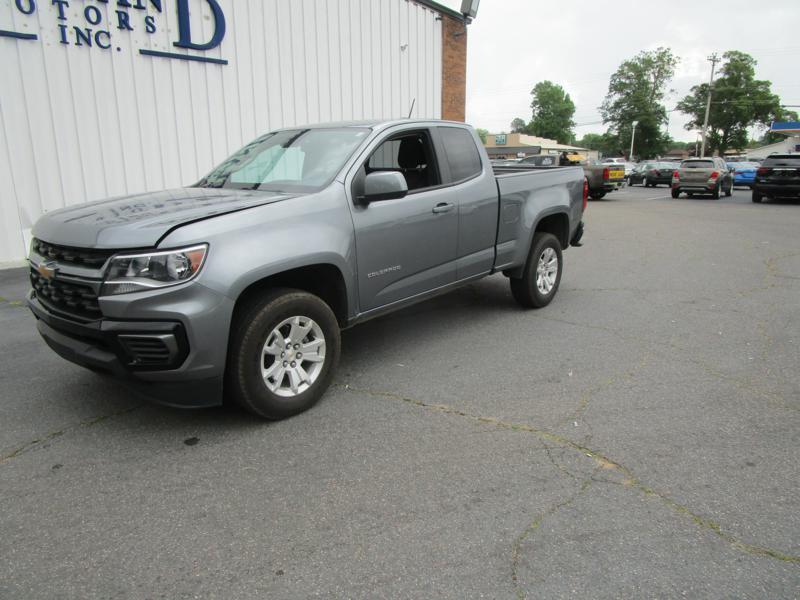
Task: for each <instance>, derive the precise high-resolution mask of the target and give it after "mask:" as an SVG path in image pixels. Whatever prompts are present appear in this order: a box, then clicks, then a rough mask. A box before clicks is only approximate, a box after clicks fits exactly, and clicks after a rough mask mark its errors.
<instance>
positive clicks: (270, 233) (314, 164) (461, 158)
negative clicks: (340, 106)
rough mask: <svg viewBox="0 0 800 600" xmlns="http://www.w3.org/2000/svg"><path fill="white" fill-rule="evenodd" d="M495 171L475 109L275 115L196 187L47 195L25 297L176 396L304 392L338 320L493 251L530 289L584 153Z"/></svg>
mask: <svg viewBox="0 0 800 600" xmlns="http://www.w3.org/2000/svg"><path fill="white" fill-rule="evenodd" d="M497 171H498V172H497V173H495V172H494V171H493V169H492V167H491V166H490V163H489V158H488V156H487V155H486V152H485V151H484V150H483V147H482V146H481V144H480V140H479V139H478V136H477V135H476V133H475V132H474V130H473V129H472V128H470V127H469V126H466V125H464V124H462V123H452V122H445V121H411V120H395V121H382V122H361V123H338V124H330V125H315V126H309V127H299V128H292V129H284V130H279V131H274V132H272V133H268V134H266V135H264V136H262V137H259V138H258V139H256V140H254V141H253V142H251V143H249V144H248V145H246V146H245V147H244V148H242V149H241V150H240V151H238V152H237V153H236V154H234V155H233V156H231V157H230V158H229V159H228V160H226V161H225V162H224V163H222V164H221V165H220V166H219V167H217V168H216V169H214V170H213V171H212V172H211V173H210V174H209V175H208V176H206V177H204V178H203V179H202V180H200V181H199V182H198V183H196V184H195V185H193V186H190V187H187V188H180V189H174V190H168V191H161V192H154V193H145V194H137V195H131V196H126V197H122V198H114V199H110V200H104V201H100V202H93V203H88V204H82V205H79V206H73V207H69V208H64V209H61V210H57V211H54V212H52V213H48V214H46V215H45V216H43V217H42V218H41V219H39V221H38V222H37V223H36V226H35V227H34V230H33V234H34V240H33V242H32V244H31V251H30V257H29V262H30V278H31V283H32V288H33V289H32V290H31V292H30V294H29V297H28V305H29V307H30V309H31V310H32V311H33V314H34V315H35V317H36V321H37V327H38V329H39V332H40V333H41V335H42V337H43V338H44V340H45V341H46V342H47V344H48V345H49V346H50V347H51V348H52V349H53V350H55V351H56V352H57V353H58V354H60V355H61V356H62V357H64V358H66V359H67V360H70V361H72V362H75V363H78V364H80V365H82V366H85V367H88V368H90V369H93V370H96V371H101V372H106V373H111V374H113V375H116V376H119V377H120V378H124V379H126V380H127V381H129V382H133V383H135V384H138V387H140V388H143V389H144V391H145V393H146V394H147V395H149V396H150V397H152V398H154V399H156V400H157V401H160V402H162V403H165V404H168V405H172V406H184V407H200V406H211V405H215V404H220V403H221V402H222V400H223V397H225V398H230V399H233V400H235V401H237V402H238V403H239V404H241V405H242V406H243V407H244V408H246V409H248V410H250V411H252V412H253V413H255V414H257V415H260V416H262V417H266V418H270V419H279V418H283V417H287V416H290V415H293V414H296V413H298V412H300V411H303V410H305V409H307V408H309V407H310V406H312V405H313V404H314V403H315V402H316V401H317V400H318V399H319V398H320V397H321V396H322V394H323V393H324V392H325V389H326V388H327V387H328V385H329V384H330V382H331V380H332V377H333V375H334V372H335V369H336V365H337V361H338V359H339V354H340V329H341V328H344V327H348V326H351V325H354V324H356V323H359V322H361V321H363V320H365V319H368V318H371V317H375V316H378V315H381V314H383V313H386V312H389V311H393V310H397V309H399V308H401V307H404V306H407V305H409V304H411V303H413V302H417V301H420V300H424V299H426V298H430V297H431V296H434V295H436V294H440V293H443V292H446V291H449V290H452V289H453V288H455V287H456V286H459V285H463V284H465V283H468V282H471V281H475V280H476V279H479V278H481V277H484V276H486V275H490V274H492V273H495V272H498V271H502V272H503V273H504V274H505V275H506V276H508V277H509V278H510V281H511V291H512V293H513V296H514V298H515V299H516V300H517V301H518V302H519V303H520V304H521V305H522V306H525V307H542V306H545V305H547V304H548V303H549V302H550V301H551V300H552V299H553V296H555V294H556V291H557V290H558V285H559V281H560V279H561V274H562V270H563V263H562V250H564V249H566V248H567V247H568V246H569V245H570V243H573V244H576V243H577V242H578V240H579V238H580V236H581V234H582V232H583V224H582V221H581V219H582V215H583V211H584V209H585V206H586V189H585V185H584V177H583V171H582V169H581V168H579V167H564V168H549V169H548V168H544V169H537V168H531V169H526V170H523V171H520V170H519V169H514V170H512V171H508V172H505V171H503V169H501V168H499V169H498V170H497Z"/></svg>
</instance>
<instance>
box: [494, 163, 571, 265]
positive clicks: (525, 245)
mask: <svg viewBox="0 0 800 600" xmlns="http://www.w3.org/2000/svg"><path fill="white" fill-rule="evenodd" d="M492 169H493V171H494V177H495V182H496V183H497V194H498V197H499V199H500V200H499V206H498V224H497V255H496V261H495V269H496V270H503V269H505V268H507V267H509V266H511V265H524V264H525V262H526V259H527V252H528V250H529V248H530V240H531V239H532V236H533V229H534V228H535V225H536V221H537V220H538V219H539V218H541V217H542V216H546V215H547V214H548V212H549V211H550V212H554V211H555V210H557V209H559V208H562V209H564V210H565V211H566V212H567V213H568V214H569V215H570V222H571V223H573V224H574V226H575V227H577V224H578V223H579V222H580V220H581V216H582V213H583V179H584V175H583V168H582V167H579V166H574V167H556V166H554V167H546V166H536V165H525V166H522V165H520V166H518V167H517V166H513V167H492ZM572 234H573V231H569V238H568V239H571V236H572Z"/></svg>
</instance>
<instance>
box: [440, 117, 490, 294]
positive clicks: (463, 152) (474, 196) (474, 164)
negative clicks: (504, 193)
mask: <svg viewBox="0 0 800 600" xmlns="http://www.w3.org/2000/svg"><path fill="white" fill-rule="evenodd" d="M435 129H436V134H437V135H436V136H435V141H436V143H437V146H439V147H440V151H439V154H440V155H441V156H442V157H443V159H442V161H441V162H442V163H443V165H442V173H443V178H444V182H445V184H446V185H447V186H448V187H447V188H446V189H445V190H443V193H444V197H445V198H446V199H447V201H448V202H452V203H453V204H455V205H456V206H457V207H458V219H459V226H458V250H457V256H458V258H457V263H456V277H457V278H458V279H459V280H462V279H469V278H470V277H475V276H477V275H483V274H486V273H488V272H489V271H491V269H492V266H494V258H495V257H494V252H495V241H496V239H497V213H498V192H497V183H496V182H495V178H494V172H493V171H492V169H491V166H490V165H489V164H488V163H484V161H483V159H482V157H481V154H480V152H479V151H478V146H477V144H478V140H477V137H476V135H475V134H474V133H473V132H472V130H471V129H467V128H464V127H459V126H457V125H440V126H438V127H436V128H435Z"/></svg>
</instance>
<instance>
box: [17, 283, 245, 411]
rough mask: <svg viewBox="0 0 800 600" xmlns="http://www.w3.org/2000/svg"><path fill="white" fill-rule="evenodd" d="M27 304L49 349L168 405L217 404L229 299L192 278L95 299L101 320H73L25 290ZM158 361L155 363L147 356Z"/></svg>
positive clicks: (222, 368)
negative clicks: (169, 285)
mask: <svg viewBox="0 0 800 600" xmlns="http://www.w3.org/2000/svg"><path fill="white" fill-rule="evenodd" d="M27 302H28V307H29V308H30V309H31V312H33V314H34V316H35V317H36V320H37V329H38V330H39V333H40V335H41V336H42V338H43V339H44V341H45V342H46V343H47V345H48V346H50V348H52V349H53V350H54V351H55V352H56V353H57V354H58V355H59V356H61V357H62V358H65V359H66V360H68V361H70V362H73V363H75V364H78V365H81V366H83V367H86V368H90V369H93V370H96V371H101V372H104V373H107V374H110V375H113V376H114V377H116V378H118V379H120V380H121V381H124V382H126V383H128V384H131V385H132V386H133V387H135V388H136V389H137V390H138V391H140V392H142V393H143V394H144V395H146V396H148V397H149V398H151V399H152V400H154V401H156V402H158V403H160V404H165V405H169V406H177V407H192V408H194V407H206V406H215V405H219V404H221V403H222V392H223V379H224V377H223V375H224V371H225V359H226V354H227V341H228V328H229V324H230V317H231V314H232V303H230V302H228V301H227V300H226V299H224V297H220V296H219V295H217V294H216V293H214V292H212V291H211V290H208V289H207V288H205V287H203V286H201V285H198V284H196V283H193V284H189V285H187V286H181V287H175V288H166V289H164V290H159V291H156V292H143V293H135V294H124V295H120V296H112V297H108V298H100V304H101V307H102V309H103V315H104V316H103V318H102V319H97V320H94V321H89V322H79V321H77V320H74V319H70V318H65V317H64V316H62V315H59V314H57V313H55V312H53V311H51V310H50V309H49V308H48V307H47V306H45V305H44V304H43V303H42V302H41V301H40V300H39V299H38V298H37V297H36V295H35V294H34V293H33V292H31V293H30V294H29V296H28V299H27ZM154 357H155V358H156V359H157V361H156V363H157V364H154V362H153V358H154Z"/></svg>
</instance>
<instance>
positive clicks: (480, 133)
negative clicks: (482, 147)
mask: <svg viewBox="0 0 800 600" xmlns="http://www.w3.org/2000/svg"><path fill="white" fill-rule="evenodd" d="M475 132H476V133H477V134H478V137H479V138H481V143H483V144H485V143H486V136H487V135H489V130H488V129H482V128H481V127H478V128H477V129H475Z"/></svg>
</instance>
